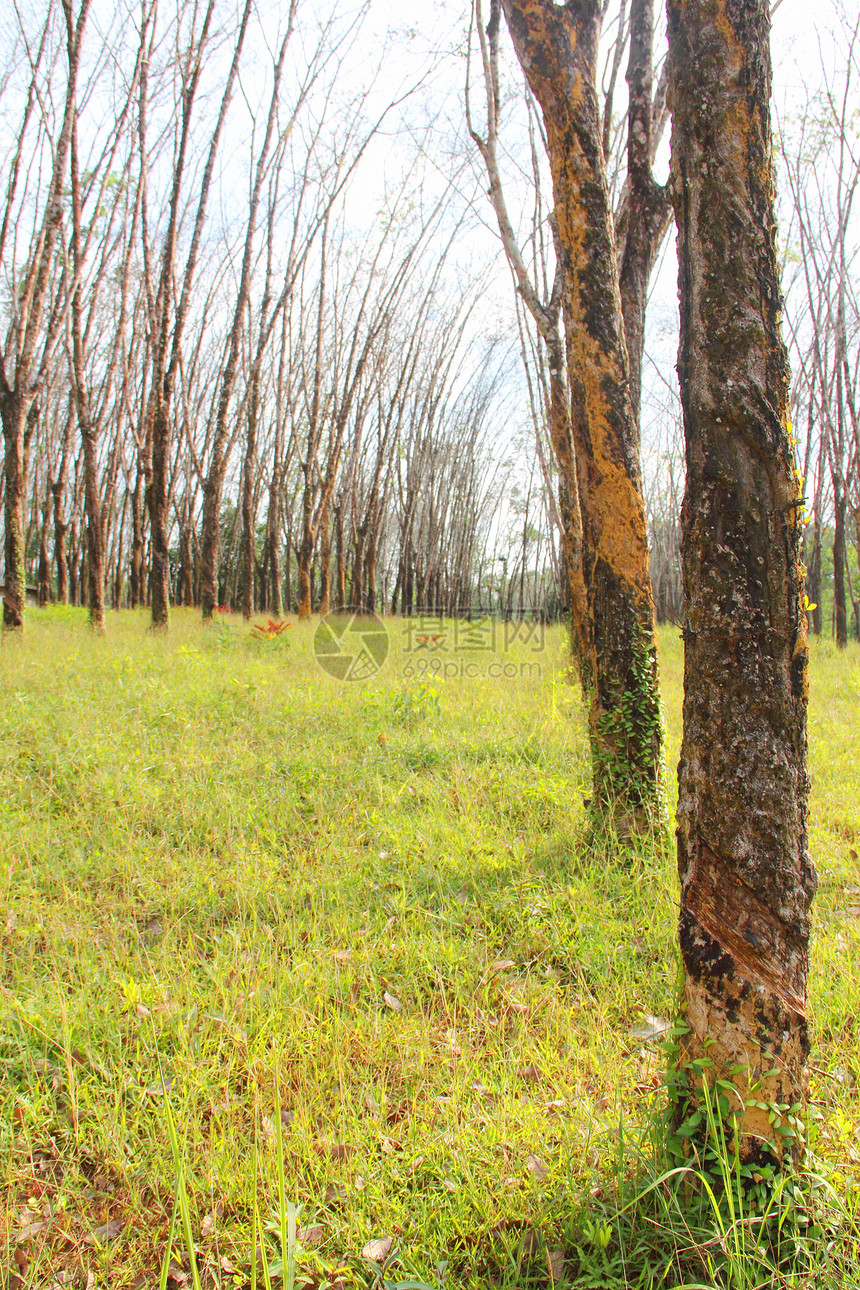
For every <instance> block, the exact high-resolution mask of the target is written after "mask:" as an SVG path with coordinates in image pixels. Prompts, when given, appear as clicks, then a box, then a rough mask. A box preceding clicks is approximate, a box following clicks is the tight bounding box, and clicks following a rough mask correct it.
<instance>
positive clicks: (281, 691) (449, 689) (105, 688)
mask: <svg viewBox="0 0 860 1290" xmlns="http://www.w3.org/2000/svg"><path fill="white" fill-rule="evenodd" d="M146 627H147V620H146V617H145V616H144V615H142V614H141V615H138V614H134V613H122V614H117V615H112V616H111V617H110V619H109V627H108V631H107V633H106V636H105V638H104V639H94V638H93V637H92V636H91V635H90V633H89V632H88V630H87V627H86V621H85V615H84V613H83V611H75V610H69V609H62V610H60V609H50V610H45V611H33V612H31V613H30V614H29V619H28V627H27V632H26V635H25V637H24V639H23V640H22V641H20V642H17V641H14V640H10V639H9V638H8V637H7V638H5V639H4V641H3V645H2V650H0V896H2V903H0V941H2V977H0V1067H2V1079H0V1159H2V1186H3V1189H4V1201H3V1202H0V1211H2V1212H0V1283H2V1281H3V1278H4V1277H5V1278H6V1280H7V1281H8V1283H9V1285H10V1286H15V1285H17V1286H46V1287H47V1286H54V1285H58V1284H70V1285H80V1286H81V1287H83V1286H88V1287H89V1286H109V1287H111V1290H123V1288H124V1287H127V1288H129V1290H130V1288H131V1287H144V1286H145V1287H150V1286H160V1287H162V1290H167V1288H168V1287H171V1288H175V1287H177V1286H186V1285H187V1286H193V1287H195V1290H196V1287H197V1286H198V1285H199V1286H200V1287H201V1288H202V1287H211V1286H221V1287H227V1286H233V1287H247V1286H254V1287H257V1286H259V1287H263V1286H269V1285H272V1284H274V1285H277V1286H282V1285H287V1286H292V1285H295V1286H301V1285H313V1286H315V1287H318V1288H319V1290H325V1288H326V1287H329V1288H335V1290H346V1287H375V1288H376V1290H378V1288H379V1287H380V1286H382V1285H385V1286H386V1287H393V1286H398V1285H399V1286H403V1287H405V1286H408V1285H414V1284H416V1283H418V1284H422V1285H426V1286H432V1287H435V1286H438V1285H440V1284H444V1285H445V1286H447V1287H452V1288H456V1290H459V1288H460V1287H462V1288H464V1290H477V1288H478V1287H494V1288H497V1290H515V1288H516V1290H523V1288H525V1287H549V1286H558V1287H569V1288H571V1290H572V1288H573V1287H589V1286H591V1287H608V1288H610V1290H611V1288H613V1287H619V1288H620V1287H642V1288H646V1287H656V1286H663V1285H665V1286H676V1287H677V1286H697V1285H698V1286H715V1287H731V1288H732V1290H735V1287H737V1288H738V1290H740V1288H741V1287H742V1288H743V1290H752V1288H753V1287H754V1286H755V1287H758V1286H778V1287H782V1286H796V1287H800V1286H812V1285H815V1286H822V1287H833V1288H834V1290H835V1288H836V1287H840V1288H841V1287H849V1288H850V1287H852V1286H855V1285H858V1284H860V1282H858V1278H857V1273H856V1271H855V1268H856V1266H857V1257H856V1255H857V1249H856V1237H855V1236H854V1235H853V1234H854V1233H856V1231H857V1223H856V1221H855V1217H856V1216H855V1214H854V1213H853V1211H852V1206H853V1205H854V1203H855V1202H854V1196H855V1194H856V1181H855V1180H856V1176H857V1168H858V1147H857V1126H858V1099H857V1087H856V1080H857V1075H858V1070H860V1058H858V1041H857V1034H856V1024H857V1023H856V1018H857V1015H858V1011H860V1007H858V1004H860V986H858V951H860V877H858V864H857V847H858V835H860V806H858V799H857V791H856V740H857V729H858V724H860V652H858V649H857V647H855V646H852V647H851V648H850V649H849V650H848V651H847V653H846V654H844V655H841V656H839V655H837V654H836V651H835V650H833V649H832V648H831V647H830V646H829V645H827V644H825V643H816V645H815V648H814V649H813V662H812V682H813V693H812V705H811V710H810V752H811V766H812V774H813V796H812V820H811V846H812V851H813V856H814V859H815V861H816V864H817V866H818V870H819V876H820V889H819V894H818V897H817V900H816V904H815V945H814V952H813V974H812V996H813V1037H814V1052H813V1058H812V1104H813V1107H814V1109H815V1111H816V1112H817V1113H819V1114H820V1115H821V1120H820V1121H817V1122H816V1124H817V1125H818V1128H817V1137H816V1139H815V1141H814V1144H813V1150H814V1152H815V1156H816V1161H817V1163H816V1164H815V1165H814V1176H813V1177H810V1179H808V1180H807V1183H806V1188H807V1190H806V1192H805V1193H804V1195H803V1196H802V1197H800V1199H798V1198H796V1197H794V1198H792V1203H791V1204H790V1205H789V1204H783V1203H782V1202H783V1198H782V1197H780V1196H776V1195H775V1196H774V1200H773V1205H772V1209H771V1211H770V1212H769V1213H768V1214H767V1223H766V1224H765V1226H769V1228H776V1229H778V1235H779V1237H780V1240H782V1237H783V1235H784V1237H785V1241H784V1243H783V1245H780V1241H777V1242H776V1244H775V1243H774V1241H773V1240H771V1239H770V1238H768V1239H767V1240H765V1239H764V1237H763V1233H762V1224H761V1223H760V1222H759V1221H758V1220H759V1219H760V1218H761V1213H757V1214H755V1215H752V1214H749V1213H748V1212H747V1210H746V1209H745V1208H744V1198H743V1197H742V1196H741V1197H740V1198H739V1199H738V1201H737V1203H736V1204H735V1208H734V1210H732V1209H731V1207H728V1208H727V1198H728V1197H731V1196H732V1195H733V1193H732V1190H731V1177H730V1176H729V1177H727V1179H726V1181H725V1186H724V1187H723V1188H722V1190H720V1188H719V1186H717V1187H716V1188H714V1187H713V1184H712V1181H711V1175H708V1176H707V1177H700V1178H698V1179H697V1177H696V1171H695V1169H694V1168H693V1165H692V1164H691V1166H690V1168H689V1170H687V1171H685V1172H684V1173H679V1172H678V1171H677V1169H676V1168H674V1167H673V1164H672V1162H670V1161H666V1159H665V1158H664V1157H663V1156H661V1146H660V1131H659V1129H657V1128H654V1127H653V1126H654V1125H657V1124H658V1123H659V1117H660V1114H661V1112H662V1110H663V1105H664V1097H665V1093H664V1088H665V1083H664V1069H663V1056H662V1053H661V1050H660V1047H659V1042H658V1041H657V1039H656V1038H655V1039H654V1040H650V1039H648V1038H647V1037H646V1038H643V1036H642V1031H643V1026H642V1021H643V1018H645V1017H652V1016H654V1017H657V1018H660V1017H663V1018H668V1017H670V1016H671V1010H672V1001H673V998H674V994H675V982H676V976H677V961H676V951H675V905H676V878H675V871H674V858H673V855H672V849H671V846H669V845H668V844H667V842H666V840H665V839H664V838H661V836H660V835H659V834H656V835H654V836H652V837H650V838H648V839H642V840H641V841H640V842H639V843H636V844H625V845H624V846H621V845H620V844H618V843H617V841H615V840H614V839H613V838H612V837H611V836H603V837H599V838H594V837H593V836H591V833H590V829H589V821H588V818H587V813H586V808H585V807H584V805H583V803H584V801H585V800H586V799H587V798H588V795H589V784H588V764H587V745H586V740H585V732H584V714H583V711H582V707H581V703H580V699H579V695H578V691H577V687H576V685H575V684H571V682H570V676H569V661H568V655H567V650H566V644H565V636H564V632H563V631H562V630H561V629H560V628H558V629H553V630H551V631H548V632H547V633H546V637H545V640H544V641H543V645H542V648H541V647H538V648H536V646H540V642H539V641H536V640H535V639H534V638H533V639H532V640H530V641H529V640H518V641H513V642H511V643H510V644H509V646H508V648H505V647H504V641H502V640H497V641H496V642H495V646H494V648H492V649H489V648H488V649H486V650H484V652H483V653H480V652H479V653H478V654H475V655H473V656H470V663H471V664H472V665H473V666H471V667H470V669H469V670H467V669H465V668H463V667H461V666H458V667H456V668H452V667H448V668H447V670H446V668H445V667H443V666H441V665H440V666H437V667H433V666H431V664H432V663H433V662H434V658H433V657H430V658H428V659H427V660H425V659H424V658H423V657H422V658H420V659H418V658H417V655H416V654H415V652H414V649H413V646H414V639H415V638H414V637H413V636H411V635H410V632H409V629H408V626H407V625H404V624H399V623H392V624H391V625H390V636H391V647H390V652H389V657H388V660H387V662H386V665H385V667H384V669H383V670H382V671H381V672H380V673H379V674H378V675H377V676H375V677H373V678H371V679H370V680H367V681H364V682H344V683H340V682H337V681H335V680H334V679H332V678H331V677H329V676H327V675H326V674H325V673H324V672H323V671H322V670H321V669H320V668H319V667H318V665H317V664H316V662H315V660H314V657H313V651H312V641H313V631H314V624H307V625H305V624H301V625H297V626H296V627H295V628H294V629H293V630H292V631H290V633H289V637H288V643H287V638H286V637H280V636H279V637H276V638H275V639H274V640H273V641H269V640H268V639H263V640H262V641H261V640H259V639H258V640H254V639H252V637H251V634H250V632H249V629H248V628H247V627H245V626H244V625H243V624H242V623H241V621H240V620H238V619H223V620H221V621H219V622H218V623H217V624H216V625H215V626H213V627H211V628H208V629H204V628H202V627H201V625H200V623H199V620H198V617H197V615H195V614H192V613H190V612H183V611H175V612H174V614H173V621H172V628H171V633H170V636H169V637H168V638H167V639H160V638H154V637H152V636H151V635H149V634H148V632H147V631H146ZM432 639H433V644H434V646H435V645H438V639H437V638H432ZM437 655H438V659H440V660H443V659H444V652H443V651H437ZM416 660H417V661H418V662H420V663H421V664H422V665H423V664H425V663H426V664H427V665H426V666H421V667H417V668H416ZM448 661H449V662H450V658H449V659H448ZM407 665H408V666H407ZM493 665H495V666H493ZM661 666H662V684H663V694H664V702H665V709H666V716H667V723H668V739H667V755H668V762H669V765H670V766H674V764H675V762H676V759H677V750H678V746H679V739H680V690H681V647H680V642H679V641H678V639H677V635H676V634H671V633H664V634H663V635H662V636H661ZM669 791H670V797H671V795H672V793H673V792H674V785H673V783H670V785H669ZM586 839H589V840H588V841H586ZM644 1029H645V1031H646V1032H647V1030H648V1026H647V1024H646V1026H645V1027H644ZM657 1029H659V1027H655V1030H657ZM649 1125H651V1126H652V1128H651V1129H650V1130H649V1129H648V1128H647V1126H649ZM813 1128H815V1126H813ZM637 1132H638V1134H639V1136H638V1137H637V1136H636V1133H637ZM723 1145H724V1146H725V1144H723ZM723 1154H724V1158H725V1159H726V1160H728V1159H729V1157H730V1152H728V1150H726V1151H724V1153H723ZM706 1184H707V1185H706ZM708 1186H710V1187H711V1193H710V1194H709V1192H708ZM732 1203H734V1202H732ZM752 1219H755V1220H756V1221H755V1222H753V1221H751V1220H752ZM852 1241H854V1242H855V1245H854V1246H853V1247H852V1244H851V1243H852ZM789 1245H790V1246H791V1248H792V1250H793V1251H794V1253H795V1255H796V1257H793V1259H792V1260H786V1259H785V1258H783V1257H782V1255H781V1254H780V1252H779V1251H780V1249H782V1250H783V1253H785V1251H787V1250H788V1248H789ZM774 1250H776V1254H774ZM801 1255H802V1257H801ZM61 1275H62V1277H66V1278H67V1279H66V1280H65V1281H62V1280H61ZM16 1278H17V1279H16Z"/></svg>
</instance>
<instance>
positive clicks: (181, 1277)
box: [167, 1259, 188, 1286]
mask: <svg viewBox="0 0 860 1290" xmlns="http://www.w3.org/2000/svg"><path fill="white" fill-rule="evenodd" d="M167 1279H168V1281H175V1282H176V1284H177V1285H180V1286H184V1285H185V1282H186V1281H187V1280H188V1273H187V1272H186V1271H185V1269H184V1268H183V1266H182V1264H181V1263H177V1262H176V1259H171V1260H170V1263H169V1264H168V1265H167Z"/></svg>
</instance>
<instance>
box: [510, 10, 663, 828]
mask: <svg viewBox="0 0 860 1290" xmlns="http://www.w3.org/2000/svg"><path fill="white" fill-rule="evenodd" d="M502 7H503V9H504V13H505V17H506V19H507V24H508V29H509V31H510V33H511V37H512V39H513V43H514V48H515V50H516V53H517V57H518V58H519V61H520V63H521V65H522V67H523V70H524V71H525V74H526V78H527V80H528V83H529V86H530V88H531V90H532V92H533V94H534V95H535V98H536V99H537V100H538V102H539V103H540V106H541V111H542V114H543V120H544V125H545V130H546V147H547V152H548V156H549V163H550V169H551V171H552V180H553V194H554V199H555V210H554V229H555V234H556V254H557V256H558V258H559V260H560V263H561V274H560V279H561V282H560V295H561V304H562V312H563V316H564V329H565V339H566V350H567V354H566V359H567V375H568V386H569V397H570V425H571V434H572V438H573V443H574V448H575V453H576V472H577V476H578V485H579V499H580V509H581V513H582V568H583V577H584V581H585V589H586V615H585V622H584V624H583V636H584V648H583V660H582V664H583V670H584V679H585V685H586V690H587V693H588V695H589V698H590V711H589V731H590V740H591V752H592V766H593V783H594V797H595V805H596V806H597V807H598V808H611V809H615V810H617V812H618V822H619V825H620V826H621V827H622V828H624V829H626V828H629V827H630V826H631V825H633V826H638V825H641V824H642V823H644V821H645V819H646V818H647V816H648V815H649V814H650V813H651V812H652V811H653V810H654V808H655V806H656V804H657V802H658V800H659V790H660V767H661V762H662V728H661V720H660V700H659V691H658V686H657V653H656V647H655V643H654V607H653V601H652V597H651V580H650V574H649V569H648V546H647V539H646V532H645V508H644V503H643V499H642V484H641V477H640V469H639V452H638V449H639V435H638V428H637V424H636V417H635V412H634V406H633V402H632V400H631V393H630V363H629V357H628V351H627V345H626V341H625V334H624V320H623V317H622V309H621V295H620V289H619V273H618V263H617V258H616V249H615V236H614V228H613V220H612V212H611V209H610V204H609V189H608V184H607V177H606V165H605V158H604V150H603V138H602V129H601V117H600V112H599V108H598V97H597V88H596V74H597V47H598V41H599V38H600V27H601V18H602V9H601V5H600V3H598V0H569V3H567V4H565V5H563V6H560V5H557V4H554V3H552V0H502ZM647 44H648V49H649V51H650V41H648V42H647ZM649 87H650V82H649ZM643 92H644V91H643ZM637 95H638V90H637ZM639 98H641V95H640V96H638V97H637V100H636V101H637V102H638V101H639ZM649 102H650V100H649ZM640 124H641V122H640ZM645 148H646V153H647V166H646V162H645V160H644V159H643V161H642V170H643V173H644V170H645V169H646V168H647V170H648V175H649V177H650V137H649V136H647V135H646V144H645ZM644 238H645V234H644V233H643V239H644ZM637 263H638V261H637ZM636 272H637V274H638V275H639V277H640V278H641V268H637V271H636Z"/></svg>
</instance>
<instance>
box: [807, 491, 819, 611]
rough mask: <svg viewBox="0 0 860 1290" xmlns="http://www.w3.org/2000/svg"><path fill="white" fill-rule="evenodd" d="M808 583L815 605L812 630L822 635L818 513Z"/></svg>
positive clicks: (809, 595) (813, 532)
mask: <svg viewBox="0 0 860 1290" xmlns="http://www.w3.org/2000/svg"><path fill="white" fill-rule="evenodd" d="M806 585H807V587H808V588H809V590H808V591H807V597H808V599H809V601H810V603H811V604H812V605H813V606H814V608H813V609H812V613H811V615H810V617H811V618H812V632H813V635H815V636H820V635H821V520H820V519H819V517H818V516H817V515H816V516H815V518H814V519H813V522H812V554H811V555H810V557H809V572H808V573H807V575H806Z"/></svg>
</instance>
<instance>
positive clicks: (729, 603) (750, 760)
mask: <svg viewBox="0 0 860 1290" xmlns="http://www.w3.org/2000/svg"><path fill="white" fill-rule="evenodd" d="M768 8H769V6H768V0H669V6H668V13H669V48H670V52H669V58H670V97H671V106H672V112H673V132H672V167H673V201H674V206H675V217H676V221H677V225H678V243H679V262H680V267H679V294H680V298H681V342H680V352H679V359H678V373H679V377H680V385H681V398H682V403H683V410H684V430H685V438H686V456H687V489H686V494H685V498H684V504H683V508H682V529H683V539H682V556H683V572H684V597H685V625H684V642H685V660H684V735H683V744H682V749H681V762H680V766H679V770H678V780H679V804H678V868H679V873H680V880H681V911H680V939H681V953H682V958H683V965H684V997H683V1014H684V1021H685V1023H686V1026H687V1027H688V1029H687V1033H686V1034H685V1035H684V1036H683V1038H682V1040H681V1051H680V1057H679V1064H680V1066H681V1068H682V1069H683V1068H686V1069H687V1071H688V1078H689V1082H690V1091H689V1094H688V1095H687V1102H686V1106H685V1105H683V1104H682V1106H681V1109H680V1111H679V1114H681V1115H684V1114H685V1113H686V1110H687V1109H688V1107H689V1106H690V1105H695V1104H696V1103H697V1100H698V1099H697V1092H696V1088H697V1085H698V1084H699V1083H700V1079H701V1077H700V1075H698V1074H696V1073H693V1072H690V1071H689V1064H690V1062H693V1061H702V1062H704V1063H705V1067H704V1069H705V1070H706V1071H707V1072H708V1076H707V1078H708V1082H709V1083H710V1084H712V1085H713V1081H715V1080H726V1081H730V1082H731V1084H732V1085H733V1086H734V1088H735V1089H736V1096H734V1097H730V1098H729V1099H728V1100H729V1101H730V1102H731V1107H730V1110H731V1111H733V1112H734V1111H737V1112H738V1113H739V1116H738V1122H737V1129H738V1143H739V1148H740V1155H741V1159H742V1160H743V1161H746V1162H748V1163H751V1164H753V1165H754V1164H756V1163H765V1162H779V1161H780V1160H782V1159H784V1158H785V1157H793V1158H795V1159H796V1158H797V1157H798V1156H799V1154H800V1152H801V1150H802V1145H801V1142H800V1138H799V1137H793V1136H792V1133H793V1132H794V1131H795V1130H796V1129H797V1127H798V1122H797V1121H796V1119H795V1117H796V1116H797V1115H799V1114H802V1112H800V1111H799V1110H798V1108H802V1106H803V1104H804V1102H805V1097H806V1079H807V1076H806V1061H807V1054H808V1043H809V1041H808V1035H807V1019H806V1009H807V993H806V991H807V984H806V983H807V970H808V953H809V906H810V902H811V900H812V896H813V892H814V890H815V882H816V880H815V872H814V869H813V866H812V864H811V862H810V859H809V855H808V852H807V825H806V803H807V792H808V779H807V771H806V700H807V666H808V659H807V644H806V618H805V614H804V611H803V600H802V598H803V577H802V567H801V563H800V542H801V524H800V518H799V508H800V505H801V498H800V488H799V481H798V477H797V473H796V470H795V465H794V457H793V450H792V445H791V441H790V436H789V430H788V366H787V359H786V352H785V347H784V345H783V342H782V338H781V334H780V309H781V300H780V292H779V276H778V273H777V266H776V253H775V244H774V217H773V172H772V149H771V135H770V109H769V99H770V61H769V50H768V39H769V16H768ZM695 1069H696V1068H694V1071H695ZM763 1104H767V1105H768V1106H770V1107H771V1108H773V1107H777V1108H778V1109H777V1110H773V1109H771V1110H770V1111H769V1110H767V1109H764V1110H763V1109H761V1105H763ZM789 1116H791V1117H792V1119H793V1121H794V1122H793V1123H792V1124H789V1123H788V1119H789ZM730 1141H731V1137H730Z"/></svg>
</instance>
